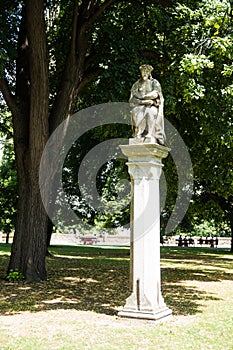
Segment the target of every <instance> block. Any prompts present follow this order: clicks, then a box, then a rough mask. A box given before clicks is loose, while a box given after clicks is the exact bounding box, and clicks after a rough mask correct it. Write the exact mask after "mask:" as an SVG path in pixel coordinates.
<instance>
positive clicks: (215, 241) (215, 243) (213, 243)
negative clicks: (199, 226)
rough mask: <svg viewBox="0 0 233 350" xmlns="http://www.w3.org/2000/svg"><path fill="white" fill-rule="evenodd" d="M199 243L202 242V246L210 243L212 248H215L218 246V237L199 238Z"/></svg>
mask: <svg viewBox="0 0 233 350" xmlns="http://www.w3.org/2000/svg"><path fill="white" fill-rule="evenodd" d="M198 244H200V245H201V246H202V245H203V244H205V245H210V247H211V248H214V246H216V247H217V246H218V239H216V238H199V239H198Z"/></svg>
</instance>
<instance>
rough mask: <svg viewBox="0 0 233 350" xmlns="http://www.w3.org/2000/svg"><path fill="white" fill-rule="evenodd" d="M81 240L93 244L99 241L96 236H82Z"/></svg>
mask: <svg viewBox="0 0 233 350" xmlns="http://www.w3.org/2000/svg"><path fill="white" fill-rule="evenodd" d="M81 240H82V241H83V244H90V245H91V244H93V243H95V244H96V243H97V238H96V237H81Z"/></svg>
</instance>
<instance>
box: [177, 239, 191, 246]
mask: <svg viewBox="0 0 233 350" xmlns="http://www.w3.org/2000/svg"><path fill="white" fill-rule="evenodd" d="M176 241H177V245H178V246H179V247H188V246H189V245H194V243H195V242H194V239H193V238H182V239H180V238H177V239H176Z"/></svg>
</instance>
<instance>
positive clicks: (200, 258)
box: [0, 244, 233, 350]
mask: <svg viewBox="0 0 233 350" xmlns="http://www.w3.org/2000/svg"><path fill="white" fill-rule="evenodd" d="M50 251H51V253H52V254H53V255H54V257H53V258H48V259H47V267H48V280H47V281H45V282H41V283H25V282H17V283H8V282H6V281H5V280H4V279H3V277H4V275H5V271H6V267H7V264H8V261H9V246H8V245H5V244H0V287H1V293H0V335H1V336H0V349H47V348H48V347H49V348H50V349H130V350H131V349H166V350H169V349H172V350H180V349H181V350H182V349H194V350H196V349H197V350H198V349H203V350H206V349H220V350H221V349H224V350H225V349H226V350H228V349H229V350H230V349H231V350H232V349H233V345H232V339H231V337H232V331H233V322H232V321H233V301H232V291H233V274H232V273H233V255H231V254H229V252H228V251H227V250H224V249H210V248H180V247H178V248H171V247H162V248H161V267H162V270H161V272H162V291H163V292H162V293H163V296H164V299H165V302H166V304H167V306H168V307H170V308H171V309H172V310H173V315H174V316H173V319H172V320H171V321H168V322H166V323H164V324H159V325H156V326H155V325H154V324H153V323H152V322H147V321H137V320H128V319H122V318H118V317H117V310H118V309H119V307H121V306H123V305H124V302H125V299H126V298H127V296H128V295H129V288H128V287H129V282H128V281H129V249H128V248H101V247H94V246H91V247H90V246H89V247H88V246H87V247H86V246H85V247H84V246H64V247H63V246H54V247H52V248H51V249H50ZM24 320H25V321H24ZM14 325H15V327H14V328H13V329H12V327H13V326H14Z"/></svg>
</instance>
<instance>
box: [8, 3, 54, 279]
mask: <svg viewBox="0 0 233 350" xmlns="http://www.w3.org/2000/svg"><path fill="white" fill-rule="evenodd" d="M23 11H24V10H23ZM43 11H44V4H43V0H35V1H33V2H32V1H30V0H29V1H27V2H26V12H23V16H22V28H21V35H22V36H21V37H20V36H19V39H20V42H19V50H21V52H20V53H19V58H18V62H17V72H18V77H17V78H18V80H17V83H18V85H17V88H16V94H17V97H18V101H19V103H20V113H18V114H14V122H13V124H14V143H15V153H16V164H17V173H18V193H19V200H18V210H17V223H16V230H15V237H14V242H13V245H12V252H11V259H10V263H9V267H8V271H10V270H16V269H18V270H20V271H21V272H22V273H23V275H24V276H25V278H26V279H27V280H34V281H36V280H44V279H46V277H47V275H46V266H45V257H46V251H47V245H46V242H47V214H46V212H45V210H44V207H43V203H42V201H41V195H40V189H39V167H40V159H41V155H42V152H43V149H44V147H45V144H46V142H47V139H48V108H49V107H48V101H49V89H48V86H49V83H48V60H47V57H48V56H47V48H46V38H45V23H44V12H43ZM24 16H25V17H24ZM25 19H26V20H25ZM22 40H23V41H22ZM23 58H24V59H23ZM24 62H25V65H24ZM28 67H29V69H28Z"/></svg>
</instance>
